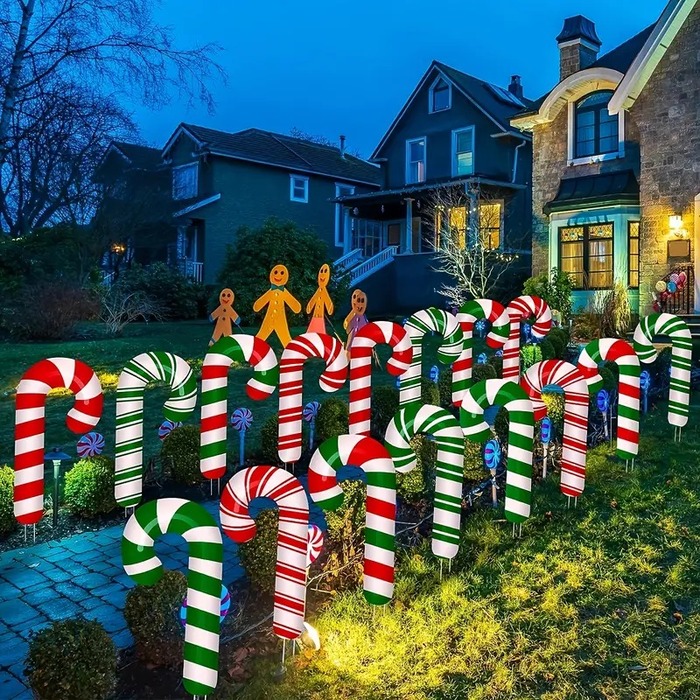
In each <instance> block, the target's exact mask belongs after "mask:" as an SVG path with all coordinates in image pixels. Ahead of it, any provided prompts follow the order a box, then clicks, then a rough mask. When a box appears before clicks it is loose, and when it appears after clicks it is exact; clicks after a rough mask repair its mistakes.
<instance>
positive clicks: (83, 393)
mask: <svg viewBox="0 0 700 700" xmlns="http://www.w3.org/2000/svg"><path fill="white" fill-rule="evenodd" d="M59 388H62V389H70V391H72V392H73V393H74V394H75V404H74V405H73V408H71V410H70V411H68V415H67V416H66V425H67V426H68V429H69V430H71V431H72V432H74V433H77V434H82V433H85V432H87V431H90V430H92V429H93V428H94V427H95V426H96V425H97V423H98V422H99V420H100V417H101V416H102V405H103V403H104V396H103V394H102V386H101V385H100V380H99V379H98V378H97V375H96V374H95V372H94V371H93V370H92V369H91V368H90V367H88V366H87V365H86V364H85V363H83V362H81V361H80V360H73V359H70V358H68V357H51V358H49V359H47V360H41V361H39V362H37V363H36V364H35V365H32V366H31V367H30V368H29V369H28V370H27V371H26V372H25V373H24V374H23V375H22V379H21V381H20V383H19V385H18V387H17V399H16V408H15V491H14V505H15V518H17V520H18V521H19V522H20V523H21V524H22V525H35V524H36V523H38V522H39V521H40V520H41V516H42V515H43V513H44V433H45V430H46V396H47V394H48V393H49V391H51V389H59Z"/></svg>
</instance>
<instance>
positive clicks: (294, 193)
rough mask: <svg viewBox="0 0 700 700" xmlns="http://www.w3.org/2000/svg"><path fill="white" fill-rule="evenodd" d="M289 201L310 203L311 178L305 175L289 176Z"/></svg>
mask: <svg viewBox="0 0 700 700" xmlns="http://www.w3.org/2000/svg"><path fill="white" fill-rule="evenodd" d="M289 199H290V200H291V201H292V202H303V203H304V204H306V203H307V202H308V201H309V178H308V177H304V176H303V175H290V176H289Z"/></svg>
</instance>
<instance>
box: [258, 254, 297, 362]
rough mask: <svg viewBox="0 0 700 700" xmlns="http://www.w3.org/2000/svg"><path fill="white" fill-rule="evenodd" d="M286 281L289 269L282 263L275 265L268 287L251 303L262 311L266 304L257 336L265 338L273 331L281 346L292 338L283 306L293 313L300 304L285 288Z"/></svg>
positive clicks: (285, 344) (285, 345) (284, 345)
mask: <svg viewBox="0 0 700 700" xmlns="http://www.w3.org/2000/svg"><path fill="white" fill-rule="evenodd" d="M288 281H289V270H287V268H286V267H285V266H284V265H275V266H274V267H273V268H272V270H271V271H270V289H268V290H267V291H266V292H265V294H263V295H262V296H261V297H259V298H258V299H257V301H256V302H255V303H254V304H253V311H262V310H263V309H264V308H265V307H266V306H267V311H266V312H265V318H264V319H263V322H262V325H261V326H260V330H259V331H258V333H257V336H258V338H262V339H263V340H267V339H268V338H269V337H270V334H271V333H275V334H276V335H277V337H278V338H279V339H280V342H281V343H282V347H283V348H284V347H287V344H288V343H289V341H290V340H291V339H292V336H291V335H290V334H289V326H288V325H287V310H286V308H285V307H286V306H288V307H289V308H290V309H291V311H292V313H295V314H298V313H299V312H300V311H301V304H300V303H299V302H298V301H297V300H296V299H295V298H294V297H293V296H292V294H291V293H290V292H289V291H288V290H287V288H286V285H287V282H288Z"/></svg>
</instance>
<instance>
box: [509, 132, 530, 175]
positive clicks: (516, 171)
mask: <svg viewBox="0 0 700 700" xmlns="http://www.w3.org/2000/svg"><path fill="white" fill-rule="evenodd" d="M526 143H527V139H523V140H522V141H521V142H520V143H519V144H518V145H517V146H516V147H515V156H514V158H513V177H512V179H511V182H512V183H513V184H515V178H516V177H517V176H518V151H519V150H520V149H521V148H522V147H523V146H524V145H525V144H526Z"/></svg>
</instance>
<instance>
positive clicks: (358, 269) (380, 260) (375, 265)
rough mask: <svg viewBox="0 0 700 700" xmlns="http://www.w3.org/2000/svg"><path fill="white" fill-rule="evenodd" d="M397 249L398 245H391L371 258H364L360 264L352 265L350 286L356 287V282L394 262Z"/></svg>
mask: <svg viewBox="0 0 700 700" xmlns="http://www.w3.org/2000/svg"><path fill="white" fill-rule="evenodd" d="M397 250H398V248H397V246H389V247H388V248H385V249H384V250H382V251H380V252H379V253H377V254H376V255H373V256H372V257H371V258H367V259H366V260H362V261H361V262H360V263H359V264H358V265H355V266H354V267H352V268H351V269H350V286H351V287H354V286H355V285H356V284H359V283H360V282H362V281H363V280H366V279H367V278H368V277H369V276H370V275H373V274H374V273H375V272H377V271H379V270H381V269H382V268H384V267H386V266H387V265H389V264H391V263H392V262H394V255H396V251H397Z"/></svg>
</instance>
